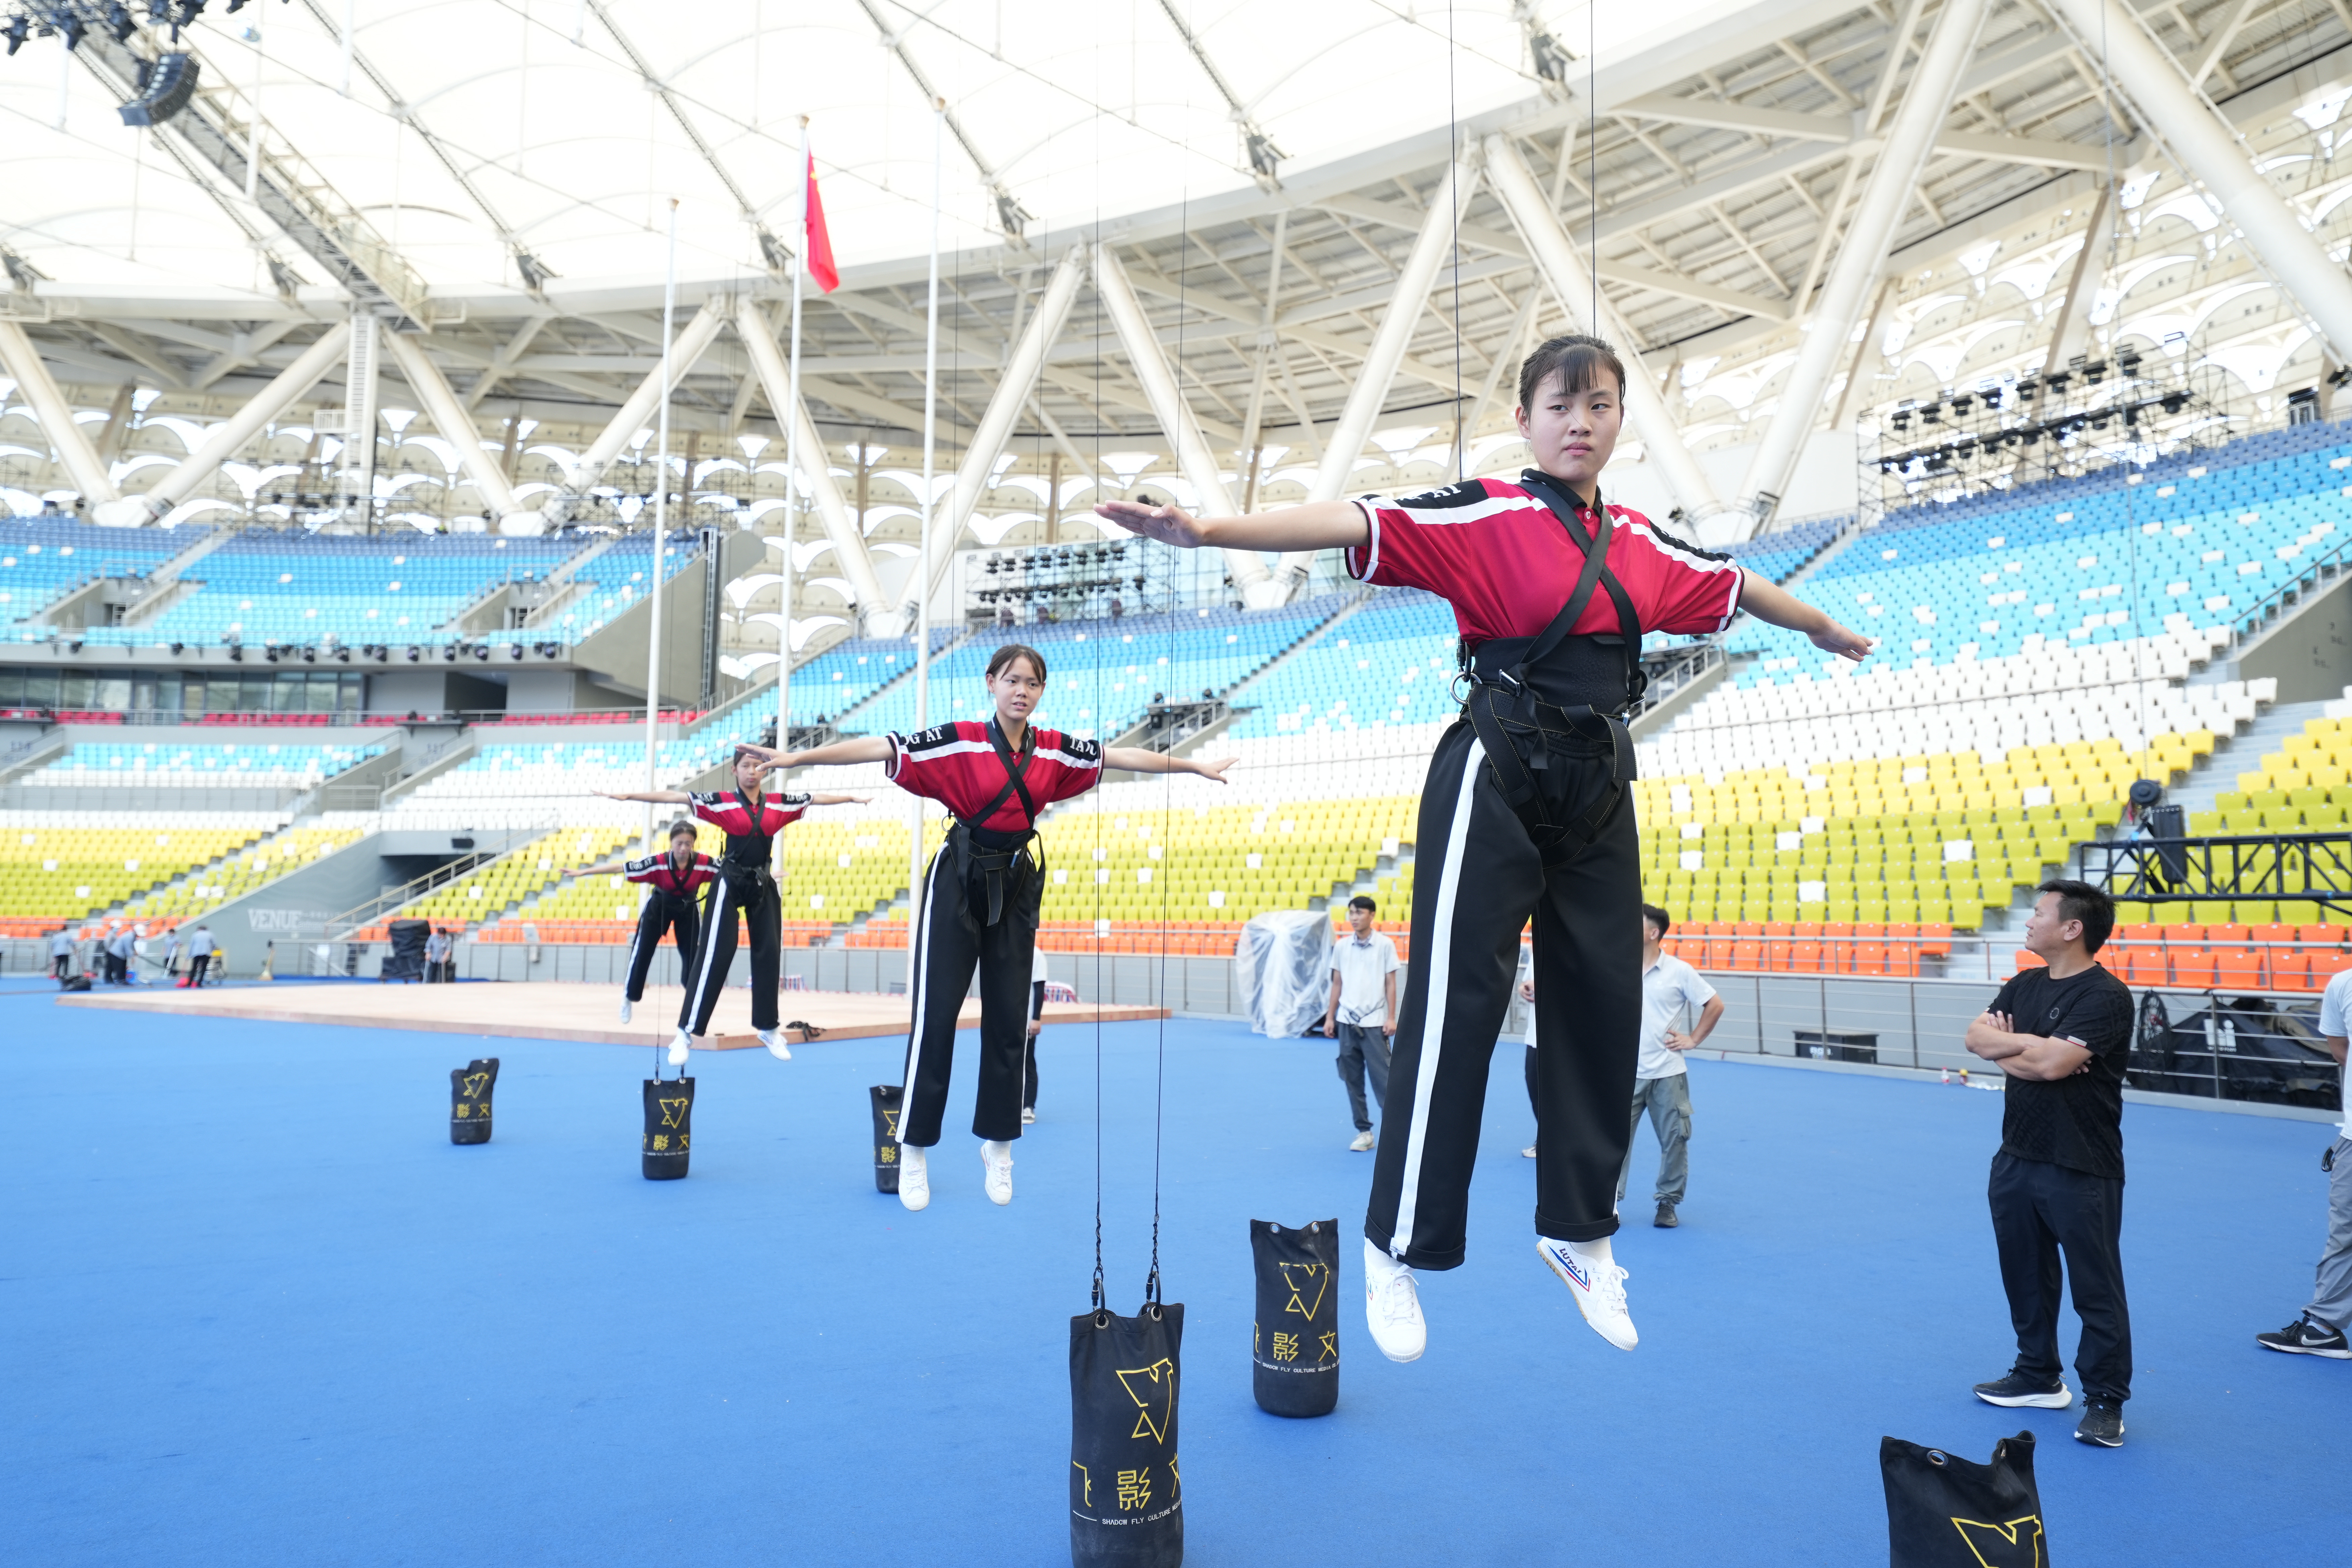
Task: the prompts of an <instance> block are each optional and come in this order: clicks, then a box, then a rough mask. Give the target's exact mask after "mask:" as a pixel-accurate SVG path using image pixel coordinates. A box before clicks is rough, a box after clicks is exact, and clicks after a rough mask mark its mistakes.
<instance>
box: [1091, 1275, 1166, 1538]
mask: <svg viewBox="0 0 2352 1568" xmlns="http://www.w3.org/2000/svg"><path fill="white" fill-rule="evenodd" d="M1183 1342H1184V1309H1183V1306H1182V1305H1181V1303H1178V1304H1173V1305H1168V1306H1160V1305H1156V1304H1154V1303H1151V1302H1148V1301H1147V1302H1146V1303H1145V1304H1144V1307H1143V1310H1141V1311H1140V1312H1139V1313H1137V1314H1136V1315H1135V1316H1134V1317H1132V1318H1121V1317H1118V1316H1116V1315H1114V1314H1112V1313H1110V1312H1108V1311H1095V1312H1087V1313H1084V1314H1082V1315H1081V1316H1078V1317H1076V1318H1072V1319H1071V1320H1070V1562H1071V1563H1073V1564H1074V1568H1181V1564H1182V1563H1183V1561H1184V1478H1183V1476H1182V1475H1181V1473H1180V1472H1179V1471H1178V1469H1177V1460H1176V1393H1177V1376H1178V1363H1180V1362H1181V1359H1182V1356H1181V1352H1182V1349H1183Z"/></svg>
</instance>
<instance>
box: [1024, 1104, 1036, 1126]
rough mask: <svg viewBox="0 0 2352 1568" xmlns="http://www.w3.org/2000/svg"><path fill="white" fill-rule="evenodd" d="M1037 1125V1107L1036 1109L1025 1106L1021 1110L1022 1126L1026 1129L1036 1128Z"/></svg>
mask: <svg viewBox="0 0 2352 1568" xmlns="http://www.w3.org/2000/svg"><path fill="white" fill-rule="evenodd" d="M1036 1124H1037V1111H1036V1108H1035V1107H1034V1106H1028V1105H1024V1106H1023V1107H1022V1108H1021V1125H1022V1126H1024V1127H1034V1126H1035V1125H1036Z"/></svg>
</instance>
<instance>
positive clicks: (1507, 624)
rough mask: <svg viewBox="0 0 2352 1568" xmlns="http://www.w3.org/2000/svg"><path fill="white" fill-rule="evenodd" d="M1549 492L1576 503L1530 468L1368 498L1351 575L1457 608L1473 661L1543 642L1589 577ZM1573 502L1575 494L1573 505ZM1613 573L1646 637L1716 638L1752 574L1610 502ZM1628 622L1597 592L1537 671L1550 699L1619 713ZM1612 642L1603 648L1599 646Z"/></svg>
mask: <svg viewBox="0 0 2352 1568" xmlns="http://www.w3.org/2000/svg"><path fill="white" fill-rule="evenodd" d="M1538 484H1539V485H1544V486H1546V487H1547V488H1548V489H1550V490H1551V491H1552V493H1553V494H1555V495H1559V496H1569V494H1570V492H1569V491H1568V489H1567V487H1566V486H1565V485H1562V484H1560V483H1559V481H1558V480H1555V479H1549V477H1548V476H1545V475H1541V474H1538V473H1534V472H1532V471H1531V472H1529V473H1528V474H1526V475H1524V476H1523V477H1522V480H1520V481H1514V480H1510V479H1465V480H1464V481H1463V482H1462V483H1460V484H1458V485H1449V486H1447V487H1446V488H1444V489H1435V490H1429V491H1425V492H1423V494H1420V495H1413V496H1405V497H1403V498H1402V499H1396V500H1391V499H1390V498H1388V497H1384V496H1366V497H1364V498H1363V499H1362V500H1359V501H1358V502H1357V503H1356V505H1357V507H1358V508H1359V509H1360V510H1361V511H1362V512H1363V514H1364V521H1366V523H1367V524H1369V525H1370V537H1369V538H1368V539H1367V540H1366V541H1365V542H1364V543H1363V544H1362V545H1360V546H1358V547H1355V548H1351V549H1350V550H1349V551H1348V552H1347V557H1346V559H1347V566H1348V572H1349V575H1351V576H1354V577H1356V578H1358V579H1360V581H1362V582H1366V583H1373V584H1380V585H1381V586H1383V587H1402V588H1424V589H1427V590H1428V591H1429V592H1430V593H1433V594H1435V595H1438V596H1439V597H1441V598H1443V599H1444V600H1445V601H1446V602H1447V603H1449V604H1451V605H1453V606H1454V624H1455V626H1457V627H1459V628H1460V630H1461V633H1462V640H1463V644H1464V647H1465V648H1466V649H1467V650H1469V651H1471V652H1472V653H1474V654H1475V651H1476V649H1477V648H1478V647H1479V645H1480V644H1482V643H1485V642H1487V641H1490V640H1496V639H1517V638H1533V637H1539V636H1540V635H1541V634H1542V633H1543V631H1544V629H1545V628H1546V627H1547V626H1549V625H1550V623H1551V621H1552V618H1553V617H1554V616H1557V615H1559V613H1560V610H1561V607H1562V606H1563V605H1566V604H1567V603H1568V601H1569V599H1570V595H1571V593H1572V592H1573V590H1574V589H1575V587H1576V584H1577V579H1578V577H1579V576H1580V574H1582V572H1583V570H1584V561H1585V552H1583V551H1582V550H1581V549H1580V548H1578V546H1577V543H1576V542H1575V541H1573V540H1571V539H1570V538H1569V536H1568V531H1567V529H1566V528H1565V526H1564V525H1563V524H1562V523H1561V521H1560V520H1559V517H1557V516H1556V515H1554V513H1553V512H1552V510H1551V509H1550V508H1549V507H1548V506H1547V505H1546V504H1545V503H1544V500H1543V499H1542V497H1540V496H1538V495H1537V494H1535V493H1533V492H1532V490H1531V489H1530V488H1529V487H1530V486H1532V485H1538ZM1570 499H1571V500H1572V498H1570ZM1574 510H1575V514H1576V517H1577V521H1579V522H1580V523H1581V524H1582V525H1583V528H1584V530H1585V533H1586V535H1587V537H1588V538H1597V537H1598V531H1597V528H1596V522H1597V520H1596V519H1595V517H1594V516H1593V512H1592V510H1591V508H1589V507H1585V506H1582V505H1576V506H1575V507H1574ZM1601 510H1602V511H1603V512H1604V513H1605V514H1606V515H1607V518H1608V522H1609V528H1610V535H1609V552H1608V557H1607V561H1608V568H1607V569H1608V571H1609V573H1610V574H1612V575H1613V576H1614V578H1615V579H1616V581H1617V583H1618V584H1619V585H1621V586H1622V589H1623V591H1624V595H1625V597H1626V599H1627V601H1628V602H1629V606H1630V608H1631V610H1632V614H1633V619H1634V620H1636V621H1638V622H1639V625H1640V628H1641V630H1642V631H1644V632H1676V633H1694V634H1697V633H1706V632H1719V631H1721V630H1723V629H1724V628H1725V627H1726V626H1729V625H1730V624H1731V617H1732V616H1733V615H1734V613H1735V612H1737V611H1738V608H1739V593H1740V587H1741V584H1743V583H1744V582H1745V581H1746V574H1745V573H1744V572H1743V570H1742V569H1741V567H1740V565H1739V563H1738V562H1737V561H1734V560H1733V559H1731V558H1730V557H1729V556H1727V555H1721V554H1717V553H1716V552H1713V551H1707V550H1701V549H1699V548H1698V547H1697V546H1696V545H1693V544H1689V543H1686V542H1684V541H1682V540H1679V539H1676V538H1675V536H1674V535H1672V534H1670V533H1668V532H1666V531H1664V530H1663V529H1661V528H1659V527H1658V525H1657V524H1655V523H1654V522H1652V521H1650V520H1649V519H1648V518H1646V517H1643V515H1642V514H1641V513H1640V512H1638V511H1635V510H1633V509H1632V508H1630V507H1622V506H1612V505H1610V504H1608V503H1607V502H1606V501H1603V502H1602V503H1601ZM1623 625H1624V617H1623V616H1621V614H1620V612H1619V608H1618V605H1617V604H1616V601H1615V596H1614V595H1612V594H1610V593H1597V594H1594V595H1592V596H1591V599H1590V600H1589V601H1588V602H1587V603H1586V605H1585V607H1584V610H1583V612H1582V613H1581V614H1580V615H1579V616H1577V618H1576V622H1575V624H1574V625H1573V626H1570V627H1569V637H1568V638H1567V642H1566V645H1565V646H1564V647H1563V649H1562V653H1563V655H1564V656H1565V657H1564V658H1562V659H1561V661H1560V668H1558V669H1555V670H1551V671H1548V672H1541V673H1543V674H1546V675H1548V676H1549V679H1546V680H1545V681H1544V683H1543V684H1544V686H1545V688H1546V689H1545V691H1544V695H1545V697H1546V699H1547V700H1549V701H1552V702H1555V703H1559V704H1562V705H1563V706H1564V705H1567V704H1569V703H1571V702H1590V703H1593V704H1595V705H1596V706H1601V707H1604V708H1607V707H1613V706H1614V705H1616V704H1617V703H1619V702H1622V700H1624V692H1623V690H1622V686H1623V683H1624V675H1623V671H1624V668H1625V659H1624V655H1623V653H1622V650H1621V649H1620V647H1618V645H1619V644H1620V643H1622V640H1623V639H1622V627H1623ZM1604 638H1605V639H1606V644H1607V646H1606V647H1605V649H1604V648H1603V647H1601V646H1599V645H1600V644H1601V641H1602V639H1604Z"/></svg>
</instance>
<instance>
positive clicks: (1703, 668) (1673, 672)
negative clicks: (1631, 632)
mask: <svg viewBox="0 0 2352 1568" xmlns="http://www.w3.org/2000/svg"><path fill="white" fill-rule="evenodd" d="M1727 662H1728V658H1727V655H1726V654H1725V653H1724V651H1723V645H1722V644H1721V643H1719V642H1717V641H1715V640H1713V639H1709V640H1708V641H1706V642H1703V643H1697V644H1694V645H1692V646H1690V647H1675V648H1666V649H1664V650H1662V651H1660V652H1656V653H1645V654H1643V656H1642V668H1643V670H1644V671H1646V672H1647V673H1648V675H1649V677H1650V683H1649V685H1648V686H1647V687H1646V688H1644V689H1643V692H1642V700H1640V701H1639V702H1636V703H1635V704H1633V714H1632V717H1633V718H1636V719H1638V718H1640V717H1641V716H1642V715H1643V714H1644V713H1647V712H1648V711H1649V710H1651V709H1653V708H1656V707H1659V706H1661V705H1663V704H1664V703H1665V702H1667V701H1669V700H1672V699H1673V698H1674V697H1675V696H1676V695H1677V694H1678V693H1680V692H1681V691H1682V690H1683V689H1685V688H1686V687H1688V686H1689V685H1690V684H1691V683H1692V682H1693V681H1695V680H1696V679H1699V677H1701V676H1703V675H1705V674H1706V672H1707V671H1709V670H1711V669H1714V668H1716V667H1717V666H1718V665H1721V664H1724V663H1727Z"/></svg>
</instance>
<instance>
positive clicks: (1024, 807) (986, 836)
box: [947, 715, 1044, 925]
mask: <svg viewBox="0 0 2352 1568" xmlns="http://www.w3.org/2000/svg"><path fill="white" fill-rule="evenodd" d="M988 739H989V743H990V744H992V746H994V747H995V748H996V760H997V761H998V762H1000V763H1003V764H1004V787H1003V789H1000V790H998V791H997V792H996V797H995V798H994V799H993V800H991V801H990V802H989V803H988V804H987V805H983V806H982V807H981V808H980V809H979V810H978V811H976V812H974V813H972V814H971V816H968V817H958V818H957V819H956V823H955V826H952V827H950V828H949V829H948V837H947V849H948V851H949V852H950V853H951V854H952V855H954V857H955V867H956V879H957V880H958V881H959V882H961V884H962V885H963V887H964V890H965V893H964V896H965V899H966V900H967V901H968V902H971V905H972V908H971V912H972V913H973V915H975V916H977V915H979V914H980V912H981V911H980V908H979V905H978V903H977V902H976V901H973V895H974V894H975V893H982V892H984V896H985V898H986V900H987V905H988V918H987V919H986V920H985V921H982V924H985V925H994V924H995V923H996V922H997V921H1000V920H1002V919H1003V916H1004V892H1005V889H1006V888H1007V887H1008V886H1009V885H1011V883H1012V882H1013V880H1014V879H1015V878H1017V877H1018V876H1019V875H1020V874H1021V867H1020V861H1021V858H1022V856H1023V854H1024V852H1025V851H1026V850H1027V849H1028V848H1029V847H1030V846H1031V845H1032V844H1034V843H1035V842H1036V839H1037V802H1036V800H1035V798H1034V796H1032V795H1030V793H1029V784H1028V780H1027V779H1026V778H1025V777H1024V774H1026V773H1028V771H1029V763H1030V760H1031V759H1032V758H1033V757H1034V756H1035V755H1036V754H1037V727H1036V726H1035V725H1034V724H1030V725H1024V727H1023V729H1022V731H1021V750H1020V751H1019V752H1017V753H1016V752H1014V751H1013V746H1012V743H1011V742H1008V741H1006V740H1005V738H1004V731H1003V727H1002V726H1000V725H999V724H998V723H997V721H996V720H995V718H994V716H993V715H992V716H991V717H990V719H989V721H988ZM1014 795H1019V796H1020V797H1021V815H1022V817H1023V819H1024V821H1025V822H1027V824H1028V826H1026V827H1024V828H1023V829H1022V830H1021V831H1019V832H1017V833H1007V832H1003V831H1002V830H1001V829H993V828H989V827H985V826H982V824H983V823H985V822H987V820H988V819H989V818H990V817H992V816H995V815H996V813H997V811H998V809H999V808H1000V807H1002V806H1003V805H1004V803H1005V802H1006V801H1008V800H1010V799H1012V798H1013V796H1014ZM1038 868H1039V869H1040V870H1041V871H1042V870H1043V869H1044V862H1043V861H1042V860H1040V861H1039V862H1038ZM975 883H978V884H979V886H978V887H975V886H974V884H975Z"/></svg>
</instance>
